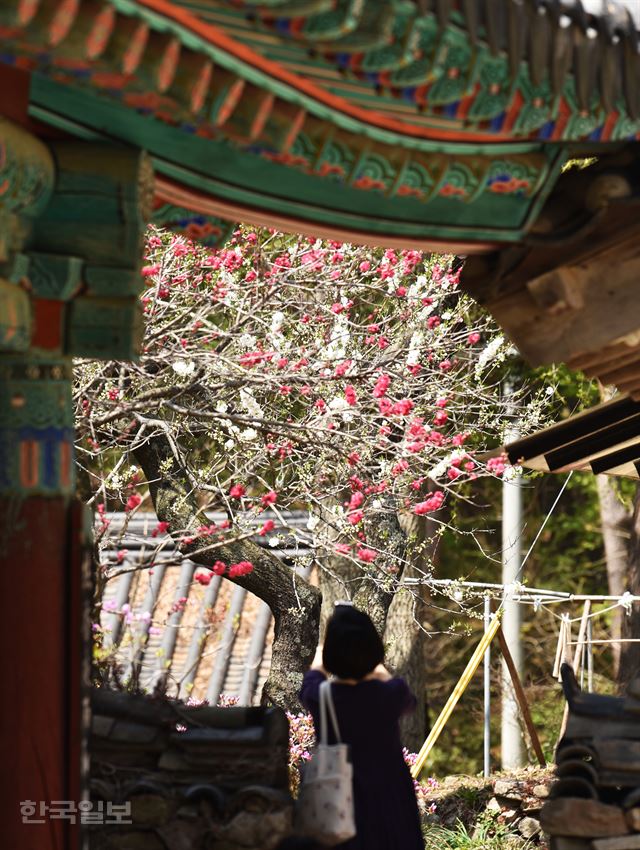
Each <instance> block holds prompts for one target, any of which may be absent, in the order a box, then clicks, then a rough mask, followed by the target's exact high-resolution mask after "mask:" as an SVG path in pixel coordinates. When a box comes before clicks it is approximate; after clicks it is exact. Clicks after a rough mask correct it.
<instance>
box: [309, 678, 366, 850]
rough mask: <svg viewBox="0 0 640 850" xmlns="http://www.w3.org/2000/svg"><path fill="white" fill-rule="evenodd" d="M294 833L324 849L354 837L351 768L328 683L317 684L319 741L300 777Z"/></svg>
mask: <svg viewBox="0 0 640 850" xmlns="http://www.w3.org/2000/svg"><path fill="white" fill-rule="evenodd" d="M327 715H328V716H327ZM328 717H329V718H330V719H331V725H332V726H333V732H334V735H335V738H336V741H337V743H336V744H332V745H329V743H328ZM296 832H297V833H298V834H299V835H305V836H307V837H308V838H313V839H315V840H316V841H318V842H319V843H320V844H324V845H326V846H328V847H331V846H333V845H334V844H340V843H341V842H343V841H348V840H349V839H350V838H353V837H354V835H355V834H356V825H355V817H354V812H353V767H352V765H351V762H350V761H349V748H348V746H347V745H346V744H343V743H342V741H341V739H340V729H339V728H338V718H337V717H336V710H335V707H334V705H333V698H332V696H331V683H330V682H322V684H321V685H320V740H319V743H318V745H317V747H316V750H315V753H314V755H313V757H312V759H311V761H310V762H309V763H308V764H307V766H306V768H305V770H304V773H303V776H302V782H301V785H300V794H299V796H298V802H297V806H296Z"/></svg>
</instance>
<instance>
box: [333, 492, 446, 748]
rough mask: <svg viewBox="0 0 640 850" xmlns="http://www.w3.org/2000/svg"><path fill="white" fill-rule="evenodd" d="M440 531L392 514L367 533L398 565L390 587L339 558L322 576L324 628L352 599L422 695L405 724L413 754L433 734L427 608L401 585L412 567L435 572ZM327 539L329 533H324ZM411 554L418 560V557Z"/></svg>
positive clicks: (395, 666) (418, 593) (419, 592)
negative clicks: (342, 602) (339, 604)
mask: <svg viewBox="0 0 640 850" xmlns="http://www.w3.org/2000/svg"><path fill="white" fill-rule="evenodd" d="M432 489H434V488H432ZM429 492H431V491H429ZM435 530H436V526H435V524H434V523H433V522H432V520H430V519H429V518H428V517H417V516H415V515H414V514H406V515H404V514H401V515H398V514H397V513H395V512H394V511H392V510H390V509H388V510H387V511H386V512H382V511H381V512H380V514H379V515H378V516H377V517H375V520H374V522H373V523H371V524H370V526H369V528H368V529H367V532H368V533H367V540H368V541H369V542H370V543H371V544H372V545H374V546H375V547H376V549H379V550H382V551H383V552H384V553H385V554H386V555H387V556H388V558H389V560H388V564H387V565H386V566H389V565H394V564H395V565H397V566H398V567H399V572H398V573H396V574H390V581H389V582H387V583H385V581H384V580H382V582H381V581H379V580H378V581H374V578H373V577H371V576H368V575H367V574H366V573H363V571H362V569H360V568H359V567H357V566H355V565H354V564H353V563H352V562H351V561H349V560H348V559H346V558H339V557H336V558H335V559H333V560H332V561H331V564H330V571H325V570H323V571H321V572H320V587H321V588H322V599H323V610H322V618H323V622H326V619H328V617H329V616H331V613H332V611H333V604H334V602H335V600H337V599H343V598H345V596H347V597H350V598H351V599H352V600H353V602H354V603H355V604H356V605H357V607H358V608H360V609H361V610H363V611H366V612H367V613H368V614H369V616H370V617H371V619H372V620H373V622H374V623H375V625H376V628H377V629H378V630H379V632H380V633H381V634H382V635H384V639H385V645H386V661H387V664H388V666H389V668H390V669H391V670H392V671H393V672H394V673H397V674H398V675H400V676H403V677H404V678H405V679H406V680H407V682H408V683H409V686H410V687H411V689H412V690H413V691H414V693H415V694H416V696H417V699H418V705H417V708H416V711H415V712H414V713H413V714H410V715H408V716H407V717H404V718H403V719H402V721H401V733H402V739H403V743H404V744H405V745H406V746H407V747H408V748H409V749H411V750H418V749H419V748H420V746H421V745H422V742H423V741H424V738H425V737H426V734H427V728H428V716H427V715H428V712H427V669H428V665H427V654H426V642H425V634H424V631H423V630H422V629H421V628H420V626H421V625H422V624H423V623H422V621H423V617H424V605H425V603H424V592H423V589H422V588H420V587H418V586H415V587H412V588H411V590H409V589H408V588H405V589H401V590H397V588H396V583H397V582H398V580H399V579H400V578H401V577H402V568H403V566H404V565H405V564H406V563H407V561H408V562H409V563H410V564H411V567H410V570H411V575H424V574H425V573H426V574H428V573H430V572H431V568H432V559H433V554H434V548H435V542H434V540H432V539H431V538H432V537H433V535H434V532H435ZM323 533H326V530H324V529H323ZM411 550H415V552H416V553H417V554H415V555H412V551H411ZM382 560H383V556H381V555H379V556H378V559H376V566H377V569H378V570H379V569H380V568H381V567H383V566H384V565H383V563H382ZM378 562H380V564H379V565H378ZM377 575H379V573H377Z"/></svg>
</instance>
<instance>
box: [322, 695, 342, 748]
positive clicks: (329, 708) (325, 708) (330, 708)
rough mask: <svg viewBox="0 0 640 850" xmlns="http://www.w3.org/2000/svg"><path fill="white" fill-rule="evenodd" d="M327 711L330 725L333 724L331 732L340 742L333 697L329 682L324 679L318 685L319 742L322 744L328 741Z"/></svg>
mask: <svg viewBox="0 0 640 850" xmlns="http://www.w3.org/2000/svg"><path fill="white" fill-rule="evenodd" d="M327 713H328V715H329V719H330V720H331V725H332V726H333V734H334V735H335V738H336V742H337V743H338V744H341V743H342V738H341V737H340V727H339V726H338V717H337V715H336V707H335V705H334V704H333V697H332V695H331V682H328V681H325V682H322V683H321V685H320V743H321V744H323V745H324V746H326V745H327V743H328V735H329V733H328V728H329V727H328V723H327Z"/></svg>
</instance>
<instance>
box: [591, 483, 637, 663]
mask: <svg viewBox="0 0 640 850" xmlns="http://www.w3.org/2000/svg"><path fill="white" fill-rule="evenodd" d="M596 484H597V487H598V500H599V503H600V521H601V523H602V539H603V542H604V552H605V559H606V565H607V581H608V585H609V593H610V594H611V596H620V595H621V594H622V593H624V589H625V584H626V577H627V566H628V563H629V536H630V532H631V520H632V516H631V514H630V512H629V511H628V510H627V509H626V508H625V506H624V505H623V504H622V502H621V501H620V499H619V498H618V495H617V493H616V488H615V483H614V482H613V481H612V480H611V478H610V477H609V476H607V475H597V476H596ZM623 613H624V612H623V610H622V609H621V608H616V609H615V610H614V611H613V617H612V623H611V637H612V638H614V639H616V640H618V639H620V637H621V636H622V616H623ZM612 646H613V665H614V675H615V676H618V674H619V670H620V656H621V644H619V643H614V644H612Z"/></svg>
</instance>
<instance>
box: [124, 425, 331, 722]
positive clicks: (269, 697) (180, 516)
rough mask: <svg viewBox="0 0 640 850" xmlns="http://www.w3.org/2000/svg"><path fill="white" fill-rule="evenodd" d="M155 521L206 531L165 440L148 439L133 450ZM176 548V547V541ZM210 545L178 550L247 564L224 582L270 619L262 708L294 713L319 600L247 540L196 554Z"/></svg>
mask: <svg viewBox="0 0 640 850" xmlns="http://www.w3.org/2000/svg"><path fill="white" fill-rule="evenodd" d="M135 457H136V459H137V461H138V463H139V464H140V466H141V467H142V470H143V472H144V474H145V477H146V479H147V482H148V483H149V490H150V493H151V498H152V500H153V503H154V506H155V510H156V514H157V517H158V519H159V520H161V521H162V522H168V523H169V532H170V533H171V532H172V531H173V530H175V532H174V533H176V532H182V531H184V530H185V529H196V528H198V527H199V526H201V525H209V520H208V519H207V517H206V515H205V514H204V513H203V511H201V510H200V508H199V507H198V504H197V500H196V495H195V493H194V491H193V488H192V487H191V485H190V483H189V479H188V476H187V473H186V470H185V469H184V467H183V466H182V463H181V461H180V459H179V458H176V457H175V455H174V454H173V452H172V449H171V445H170V443H169V441H168V440H167V438H166V437H165V436H154V437H152V438H150V439H149V441H148V442H147V443H145V445H143V446H141V447H139V448H137V449H136V450H135ZM177 542H178V541H177ZM208 542H209V543H210V540H208V539H205V540H204V542H202V541H199V540H197V539H196V540H194V542H193V543H192V544H189V545H185V544H184V543H182V544H179V545H180V546H181V551H182V552H183V553H184V554H186V555H188V556H189V558H190V559H191V560H192V561H195V562H196V563H197V564H201V565H202V566H204V567H210V566H212V565H213V563H214V562H215V561H217V560H221V561H225V562H226V563H237V562H238V561H251V562H252V563H253V565H254V570H253V572H251V573H249V574H248V575H244V576H238V577H237V578H230V579H228V581H231V582H233V583H234V584H238V585H240V586H241V587H244V588H246V589H247V590H248V591H249V592H250V593H254V594H255V595H256V596H257V597H259V598H260V599H262V600H263V601H264V602H266V603H267V605H268V606H269V608H270V609H271V611H272V613H273V617H274V642H273V652H272V660H271V670H270V671H269V677H268V679H267V681H266V683H265V686H264V689H263V692H262V702H263V703H273V704H274V705H279V706H281V707H282V708H284V709H287V710H290V711H299V710H300V703H299V701H298V691H299V689H300V685H301V683H302V676H303V674H304V672H305V671H306V670H307V669H308V668H309V665H310V663H311V660H312V658H313V654H314V652H315V648H316V646H317V643H318V631H319V623H320V604H321V595H320V592H319V590H318V589H317V588H315V587H312V586H311V585H310V584H309V583H308V582H306V581H304V579H302V578H300V576H298V575H297V574H296V573H295V571H294V570H292V569H290V568H289V567H286V566H285V565H284V564H283V563H282V562H281V561H280V560H279V559H278V558H277V557H276V556H275V555H273V554H271V553H270V552H269V551H268V550H266V549H262V548H261V547H260V546H257V545H256V544H255V543H253V542H252V541H250V540H242V541H238V542H235V543H234V542H230V543H228V544H225V545H224V546H222V547H220V548H217V549H212V550H209V551H199V550H200V549H203V548H204V547H206V545H207V543H208Z"/></svg>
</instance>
